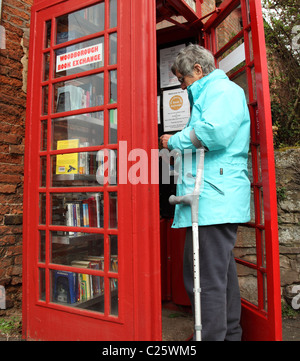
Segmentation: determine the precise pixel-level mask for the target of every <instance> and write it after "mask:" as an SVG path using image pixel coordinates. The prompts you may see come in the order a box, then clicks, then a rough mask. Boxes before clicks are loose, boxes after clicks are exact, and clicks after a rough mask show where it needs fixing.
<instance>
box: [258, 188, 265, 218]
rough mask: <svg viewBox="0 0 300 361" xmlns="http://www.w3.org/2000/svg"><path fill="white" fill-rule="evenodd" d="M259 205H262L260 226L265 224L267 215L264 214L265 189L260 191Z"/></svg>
mask: <svg viewBox="0 0 300 361" xmlns="http://www.w3.org/2000/svg"><path fill="white" fill-rule="evenodd" d="M259 204H260V224H261V225H264V224H265V213H264V197H263V189H262V188H260V189H259Z"/></svg>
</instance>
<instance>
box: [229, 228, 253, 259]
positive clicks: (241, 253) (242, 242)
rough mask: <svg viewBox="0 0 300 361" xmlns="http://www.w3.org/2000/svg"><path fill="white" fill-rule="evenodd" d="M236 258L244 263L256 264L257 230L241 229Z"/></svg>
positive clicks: (236, 247) (239, 229)
mask: <svg viewBox="0 0 300 361" xmlns="http://www.w3.org/2000/svg"><path fill="white" fill-rule="evenodd" d="M234 256H235V257H236V258H239V259H241V260H243V261H247V262H250V263H253V264H256V261H257V257H256V231H255V228H250V227H242V226H241V227H239V228H238V233H237V240H236V245H235V248H234Z"/></svg>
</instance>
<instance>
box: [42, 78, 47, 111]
mask: <svg viewBox="0 0 300 361" xmlns="http://www.w3.org/2000/svg"><path fill="white" fill-rule="evenodd" d="M47 114H48V85H46V86H44V87H43V88H42V115H47Z"/></svg>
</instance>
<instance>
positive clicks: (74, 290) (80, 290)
mask: <svg viewBox="0 0 300 361" xmlns="http://www.w3.org/2000/svg"><path fill="white" fill-rule="evenodd" d="M51 277H52V292H51V296H52V300H51V301H52V302H55V303H59V304H69V305H70V306H72V307H78V308H84V309H87V310H91V311H96V312H101V313H104V278H103V277H101V276H92V275H89V274H86V273H76V272H70V271H57V270H53V271H51Z"/></svg>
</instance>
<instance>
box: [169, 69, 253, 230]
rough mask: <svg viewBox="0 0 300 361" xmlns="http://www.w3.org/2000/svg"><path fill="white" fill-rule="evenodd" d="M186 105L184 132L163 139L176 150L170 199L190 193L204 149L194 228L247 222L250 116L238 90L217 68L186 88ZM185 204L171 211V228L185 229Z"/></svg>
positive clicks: (188, 222) (187, 223)
mask: <svg viewBox="0 0 300 361" xmlns="http://www.w3.org/2000/svg"><path fill="white" fill-rule="evenodd" d="M187 91H188V96H189V100H190V103H191V107H192V112H191V117H190V119H189V121H188V123H187V125H186V126H185V128H184V129H183V130H182V131H180V132H178V133H176V134H174V135H173V136H172V137H171V138H170V139H169V141H168V148H169V150H176V151H178V157H177V159H176V163H175V169H176V170H177V172H178V173H179V177H178V180H177V190H176V195H177V196H182V195H185V194H189V193H192V192H193V188H194V183H195V176H196V168H197V162H198V157H197V154H198V153H199V152H197V149H199V147H200V146H204V147H205V148H206V150H207V151H206V152H205V160H204V173H203V174H204V179H203V180H202V185H201V194H200V198H199V217H198V218H199V225H201V226H204V225H212V224H222V223H245V222H248V221H249V220H250V181H249V178H248V167H247V161H248V151H249V140H250V116H249V111H248V106H247V102H246V98H245V94H244V91H243V89H242V88H240V87H239V86H238V85H237V84H235V83H234V82H232V81H230V80H229V79H228V77H227V76H226V74H225V73H224V72H223V71H222V70H219V69H216V70H214V71H213V72H212V73H210V74H209V75H207V76H205V77H203V78H202V79H200V80H198V81H196V82H194V83H193V84H192V85H190V86H189V87H188V88H187ZM191 225H192V222H191V209H190V206H189V205H185V204H178V205H176V208H175V215H174V222H173V226H172V227H173V228H181V227H190V226H191Z"/></svg>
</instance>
